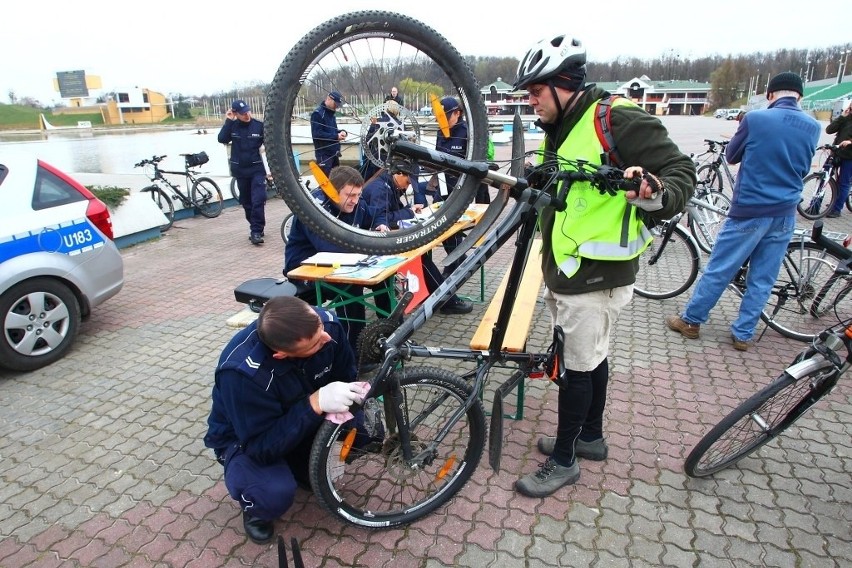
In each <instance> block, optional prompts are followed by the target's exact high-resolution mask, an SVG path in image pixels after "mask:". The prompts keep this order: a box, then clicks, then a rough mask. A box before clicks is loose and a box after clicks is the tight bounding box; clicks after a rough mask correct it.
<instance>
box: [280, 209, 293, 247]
mask: <svg viewBox="0 0 852 568" xmlns="http://www.w3.org/2000/svg"><path fill="white" fill-rule="evenodd" d="M295 218H296V216H295V215H293V214H292V213H288V214H287V216H286V217H284V220H283V221H281V240H282V241H284V242H285V243H286V242H287V239H288V238H289V237H290V229H291V228H292V227H293V219H295Z"/></svg>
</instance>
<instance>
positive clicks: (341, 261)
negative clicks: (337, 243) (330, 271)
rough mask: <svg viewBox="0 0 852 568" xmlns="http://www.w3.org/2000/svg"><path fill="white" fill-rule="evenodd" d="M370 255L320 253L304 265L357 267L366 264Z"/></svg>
mask: <svg viewBox="0 0 852 568" xmlns="http://www.w3.org/2000/svg"><path fill="white" fill-rule="evenodd" d="M368 258H369V255H366V254H360V253H354V252H318V253H316V254H315V255H313V256H311V257H308V258H306V259H305V260H303V261H302V264H310V265H313V266H357V265H358V264H359V263H362V262H365V261H366V260H367V259H368Z"/></svg>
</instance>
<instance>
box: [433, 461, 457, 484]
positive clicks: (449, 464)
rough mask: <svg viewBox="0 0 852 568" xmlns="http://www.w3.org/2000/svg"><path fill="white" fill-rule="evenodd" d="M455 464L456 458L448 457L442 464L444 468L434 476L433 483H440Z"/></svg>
mask: <svg viewBox="0 0 852 568" xmlns="http://www.w3.org/2000/svg"><path fill="white" fill-rule="evenodd" d="M455 463H456V456H450V457H449V458H448V459H447V461H445V462H444V467H442V468H441V471H439V472H438V474H437V475H436V476H435V481H440V480H442V479H444V477H446V475H447V474H448V473H449V472H450V470H451V469H452V467H453V465H454V464H455Z"/></svg>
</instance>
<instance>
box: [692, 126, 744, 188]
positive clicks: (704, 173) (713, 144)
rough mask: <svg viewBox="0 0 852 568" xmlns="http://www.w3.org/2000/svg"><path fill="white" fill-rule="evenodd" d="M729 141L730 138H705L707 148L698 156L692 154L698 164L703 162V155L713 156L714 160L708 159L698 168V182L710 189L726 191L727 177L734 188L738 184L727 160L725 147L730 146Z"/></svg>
mask: <svg viewBox="0 0 852 568" xmlns="http://www.w3.org/2000/svg"><path fill="white" fill-rule="evenodd" d="M728 142H729V141H728V140H710V139H709V138H705V139H704V143H705V144H707V150H705V151H704V152H702V153H701V154H698V155H697V156H695V155H691V157H692V159H693V161H694V162H695V164H696V166H698V165H699V163H701V161H702V160H701V157H702V156H706V155H708V154H709V155H710V157H711V158H712V161H707V163H705V164H703V165H701V166H699V167H698V169H697V170H696V175H697V176H698V182H699V183H703V184H704V185H705V186H707V188H708V189H709V190H710V191H717V192H719V193H721V192H722V191H724V190H725V180H726V179H727V181H728V184H729V185H730V187H731V189H732V190H733V187H734V185H735V184H736V179H735V177H734V174H733V172H731V168H730V166H729V165H728V162H727V161H726V160H725V148H726V147H727V146H728Z"/></svg>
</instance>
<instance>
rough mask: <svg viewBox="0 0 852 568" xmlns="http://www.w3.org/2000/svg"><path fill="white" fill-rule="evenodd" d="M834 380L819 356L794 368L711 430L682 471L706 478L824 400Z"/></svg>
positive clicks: (834, 374) (834, 372) (828, 365)
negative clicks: (820, 400)
mask: <svg viewBox="0 0 852 568" xmlns="http://www.w3.org/2000/svg"><path fill="white" fill-rule="evenodd" d="M791 373H792V374H791ZM838 376H839V375H838V372H837V369H836V368H835V367H834V366H833V365H832V364H831V363H830V362H829V361H827V360H826V359H825V358H824V357H823V356H822V355H819V354H814V355H812V356H811V358H810V359H805V360H804V361H802V362H801V363H797V364H794V365H793V366H791V367H790V368H789V369H787V371H785V372H784V374H783V375H781V376H780V377H779V378H778V379H776V380H775V382H773V383H772V384H770V385H769V386H767V387H765V388H764V389H763V390H761V391H760V392H758V393H757V394H755V395H753V396H752V397H751V398H749V399H748V400H746V401H745V402H744V403H742V404H740V405H739V406H738V407H737V408H735V409H734V411H733V412H731V413H730V414H729V415H728V416H726V417H725V418H724V419H723V420H722V421H721V422H719V423H718V424H717V425H716V426H715V427H713V429H712V430H710V431H709V432H708V433H707V434H706V435H705V436H704V437H703V438H702V439H701V440H700V441H699V442H698V444H696V445H695V447H694V448H693V449H692V451H691V452H690V453H689V456H687V458H686V462H685V463H684V466H683V469H684V472H686V474H687V475H688V476H690V477H706V476H708V475H712V474H714V473H716V472H717V471H719V470H721V469H724V468H726V467H728V466H730V465H733V464H735V463H736V462H738V461H739V460H741V459H742V458H744V457H745V456H747V455H749V454H751V453H753V452H755V451H756V450H758V449H759V448H760V447H762V446H763V445H764V444H766V443H767V442H769V441H770V440H772V439H773V438H775V437H776V436H777V435H778V434H780V433H781V432H783V431H784V430H786V429H787V428H788V427H789V426H790V425H791V424H793V423H794V422H795V421H796V420H797V419H798V418H799V417H800V416H801V415H802V414H803V413H804V412H805V411H806V410H807V409H809V408H810V407H811V406H813V405H814V404H815V403H816V402H817V401H818V400H819V399H821V398H822V397H823V396H825V394H826V393H828V392H829V391H830V390H831V388H832V387H833V386H834V384H835V383H836V382H837V379H838Z"/></svg>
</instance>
